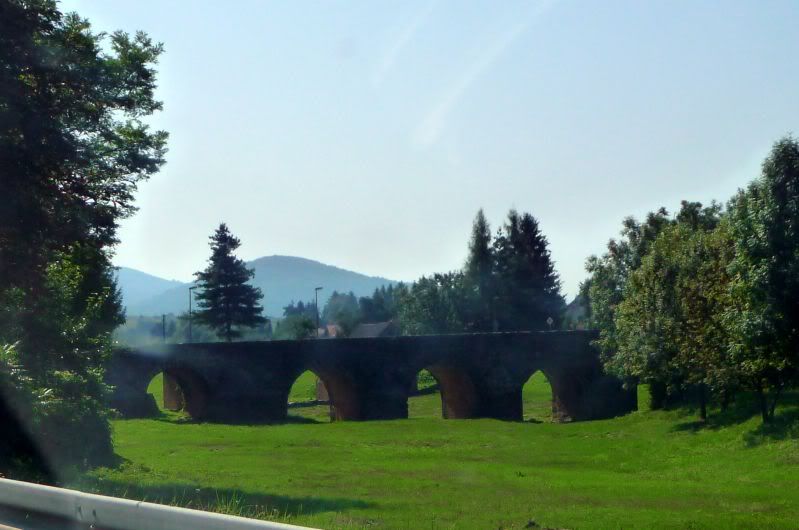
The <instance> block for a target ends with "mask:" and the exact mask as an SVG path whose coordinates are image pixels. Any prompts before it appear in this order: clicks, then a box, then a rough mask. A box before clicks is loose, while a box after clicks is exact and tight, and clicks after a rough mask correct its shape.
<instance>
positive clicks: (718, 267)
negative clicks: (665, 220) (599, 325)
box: [605, 216, 737, 420]
mask: <svg viewBox="0 0 799 530" xmlns="http://www.w3.org/2000/svg"><path fill="white" fill-rule="evenodd" d="M678 218H679V216H678ZM683 220H684V222H682V223H680V222H677V224H675V225H672V226H670V227H668V228H666V229H664V230H663V231H662V232H661V233H660V235H659V236H658V237H657V238H656V239H655V241H654V242H653V244H652V245H651V246H650V250H649V252H648V253H647V255H646V256H644V257H643V259H642V261H641V264H640V266H639V267H638V268H637V269H636V270H634V271H633V272H632V273H631V275H630V277H629V279H628V280H627V285H626V289H625V297H624V299H623V300H622V301H621V302H620V303H619V305H618V307H617V309H616V314H615V326H616V339H617V351H616V352H615V354H614V355H613V356H611V357H609V358H608V359H607V360H606V364H605V366H606V368H607V369H608V370H609V371H610V372H611V373H615V374H617V375H619V376H621V377H623V378H632V379H634V380H636V381H640V382H645V383H649V384H657V385H663V386H665V387H666V391H667V393H668V394H679V393H682V392H683V391H687V390H696V394H697V397H698V399H699V405H700V419H702V420H705V419H706V418H707V400H708V397H709V396H708V394H716V395H718V396H722V397H723V396H726V395H727V392H729V390H730V389H731V388H732V387H733V386H734V385H735V383H736V380H737V378H736V370H735V367H734V366H733V365H732V363H731V362H730V359H729V355H728V346H729V336H728V333H727V332H726V330H725V329H724V326H723V318H722V315H723V313H724V310H725V309H726V307H727V306H728V304H729V296H728V294H729V284H730V277H729V274H728V272H727V268H728V265H729V263H730V261H731V252H730V246H731V245H730V239H729V234H728V232H727V231H726V230H725V227H721V228H718V229H716V230H706V229H704V227H702V226H696V225H694V226H691V225H690V224H688V223H687V222H685V218H683Z"/></svg>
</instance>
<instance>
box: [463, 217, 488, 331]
mask: <svg viewBox="0 0 799 530" xmlns="http://www.w3.org/2000/svg"><path fill="white" fill-rule="evenodd" d="M464 274H465V280H466V283H467V289H469V293H470V298H472V299H473V300H472V301H471V303H470V306H471V307H470V308H469V310H470V315H469V319H470V321H471V323H472V329H473V330H475V331H491V330H492V329H493V328H494V320H495V319H494V300H493V298H494V293H495V289H494V253H493V251H492V248H491V228H490V227H489V225H488V221H487V220H486V218H485V214H484V213H483V210H482V209H480V210H478V212H477V215H476V216H475V218H474V223H473V224H472V236H471V240H470V241H469V257H468V258H467V260H466V267H465V268H464Z"/></svg>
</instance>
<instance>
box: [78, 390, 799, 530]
mask: <svg viewBox="0 0 799 530" xmlns="http://www.w3.org/2000/svg"><path fill="white" fill-rule="evenodd" d="M313 384H314V379H313V377H312V376H303V378H301V379H300V380H299V381H298V385H295V388H294V389H293V390H292V398H291V400H294V398H296V399H297V401H300V400H302V399H303V396H305V398H304V399H309V398H310V397H312V394H310V393H309V389H310V388H312V385H313ZM524 398H525V418H526V419H528V420H532V421H525V422H523V423H513V422H501V421H494V420H450V421H446V420H442V419H440V418H439V416H440V410H441V408H440V398H439V395H438V394H437V393H430V394H425V395H421V396H418V397H414V398H412V399H411V400H410V403H409V410H410V416H411V418H410V419H407V420H395V421H378V422H336V423H332V424H331V423H328V421H329V420H328V411H327V407H326V406H311V407H292V408H290V409H289V410H290V414H292V416H294V417H295V419H294V421H290V422H287V423H285V424H281V425H264V426H230V425H215V424H206V423H192V422H190V421H187V420H186V419H185V418H184V417H183V416H182V415H181V414H180V413H164V415H163V416H162V417H161V418H159V419H150V420H118V421H116V422H115V423H114V429H115V435H114V436H115V442H116V448H117V452H118V454H119V456H120V459H121V462H120V464H119V465H118V466H117V467H116V468H113V469H109V468H104V469H99V470H96V471H94V472H92V473H91V474H90V475H88V476H85V477H83V478H82V479H81V480H80V481H78V482H77V483H76V484H72V486H77V487H79V488H81V489H84V490H88V491H101V492H106V493H109V494H114V495H123V496H127V497H131V498H141V499H147V500H151V501H156V502H164V503H171V504H180V505H184V506H190V507H199V508H204V509H214V510H218V511H222V512H227V513H236V514H241V515H246V516H257V517H263V518H268V519H273V520H279V521H283V522H292V523H296V524H304V525H309V526H318V527H323V528H424V529H431V528H432V529H444V528H479V529H484V528H530V527H533V526H532V525H531V523H530V522H531V521H534V522H535V524H538V525H541V526H548V527H556V528H796V527H797V526H799V428H797V418H799V405H798V403H799V400H797V398H796V396H791V400H792V401H791V404H790V405H788V406H785V407H783V408H782V410H781V415H780V419H781V422H780V423H778V425H776V426H775V427H772V428H770V429H763V428H762V427H761V426H760V422H759V419H758V418H757V416H756V415H754V414H755V413H754V409H753V408H752V407H747V406H739V407H738V408H737V409H735V410H733V411H732V412H729V413H727V414H726V415H720V414H718V413H716V414H715V415H714V416H712V417H711V421H710V422H709V424H708V425H706V426H699V425H698V424H697V423H696V422H695V421H694V420H695V416H694V415H693V413H692V411H689V410H686V409H682V410H676V411H646V412H636V413H633V414H629V415H627V416H625V417H622V418H616V419H612V420H603V421H593V422H578V423H571V424H553V423H550V422H549V421H548V417H549V414H550V408H549V407H550V405H549V402H548V400H549V399H550V396H549V388H548V385H547V383H546V379H544V378H543V377H540V376H537V377H534V378H533V379H532V380H531V382H530V383H528V385H527V386H526V387H525V392H524Z"/></svg>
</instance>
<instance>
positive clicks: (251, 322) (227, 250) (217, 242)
mask: <svg viewBox="0 0 799 530" xmlns="http://www.w3.org/2000/svg"><path fill="white" fill-rule="evenodd" d="M210 239H211V250H212V253H211V258H210V259H209V260H208V267H206V269H205V270H204V271H200V272H195V273H194V275H195V276H196V278H197V283H198V286H199V287H200V292H199V293H198V294H197V301H198V305H199V307H200V309H199V311H197V313H196V314H195V315H194V318H196V319H197V321H198V322H200V323H202V324H205V325H207V326H208V327H210V328H212V329H213V330H214V331H216V333H217V335H220V336H222V337H224V338H225V340H227V341H228V342H230V341H231V340H233V339H234V338H235V337H238V336H239V335H241V332H240V331H239V329H238V328H240V327H254V326H256V325H258V324H262V323H264V322H265V321H266V319H265V318H264V317H263V316H261V313H262V311H263V307H261V306H260V305H258V301H259V300H261V298H263V294H262V293H261V290H260V289H258V288H257V287H253V286H252V285H249V284H248V283H247V282H248V281H249V280H250V279H251V278H252V277H253V275H254V274H255V272H254V271H253V270H252V269H248V268H247V266H246V265H245V264H244V261H242V260H241V259H239V258H237V257H236V256H234V255H233V252H234V251H235V250H236V249H237V248H239V246H240V245H241V242H240V241H239V239H238V238H236V237H234V236H233V234H231V233H230V230H228V227H227V225H226V224H225V223H222V224H220V225H219V228H217V229H216V232H214V235H212V236H211V237H210Z"/></svg>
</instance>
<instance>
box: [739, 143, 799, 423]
mask: <svg viewBox="0 0 799 530" xmlns="http://www.w3.org/2000/svg"><path fill="white" fill-rule="evenodd" d="M730 228H731V233H732V238H733V240H734V241H735V251H736V252H735V259H734V260H733V263H732V267H731V272H732V275H733V277H734V281H733V284H732V304H731V305H730V306H729V308H728V310H727V312H726V319H727V325H728V327H729V330H730V333H731V334H732V337H733V340H732V344H731V349H732V354H733V356H734V359H735V362H736V364H737V366H738V367H739V369H740V371H741V377H742V379H743V381H744V382H745V383H746V384H747V385H748V386H749V387H750V388H752V389H753V390H755V391H756V392H757V393H758V394H759V396H760V398H761V414H762V416H763V419H764V420H770V419H772V418H773V416H774V408H775V405H776V402H777V399H778V398H779V396H780V394H781V392H782V391H783V389H784V388H785V386H786V385H788V384H795V383H796V381H797V374H798V373H799V324H798V323H799V143H797V141H796V140H795V139H794V138H791V137H787V138H783V139H781V140H780V141H778V142H777V143H776V144H775V145H774V147H773V149H772V151H771V154H770V155H769V157H768V158H767V159H766V160H765V162H764V163H763V170H762V174H761V176H760V178H759V179H757V180H755V181H754V182H753V183H752V184H751V185H750V186H749V187H748V188H747V189H746V190H744V191H741V192H739V193H738V194H737V195H736V197H734V198H733V200H732V201H731V203H730Z"/></svg>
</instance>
